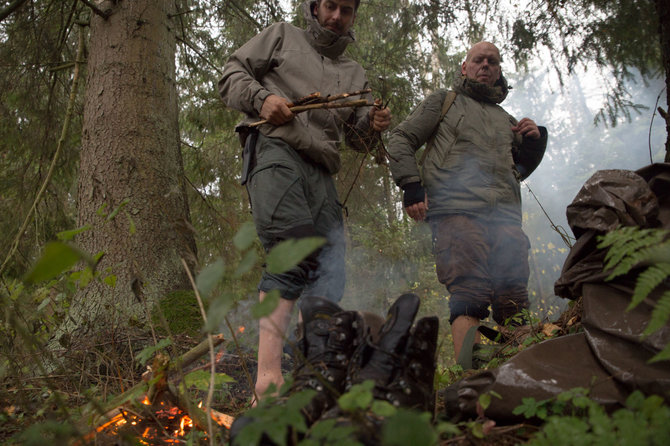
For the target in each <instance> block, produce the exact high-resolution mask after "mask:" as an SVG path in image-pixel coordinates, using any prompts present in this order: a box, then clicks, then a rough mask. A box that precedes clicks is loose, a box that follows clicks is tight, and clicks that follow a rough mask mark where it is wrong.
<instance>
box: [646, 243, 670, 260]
mask: <svg viewBox="0 0 670 446" xmlns="http://www.w3.org/2000/svg"><path fill="white" fill-rule="evenodd" d="M640 257H641V261H642V262H644V263H647V264H656V263H670V240H666V241H665V242H663V243H661V244H658V245H654V246H650V247H648V248H643V249H641V250H640Z"/></svg>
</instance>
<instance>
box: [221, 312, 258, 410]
mask: <svg viewBox="0 0 670 446" xmlns="http://www.w3.org/2000/svg"><path fill="white" fill-rule="evenodd" d="M223 320H224V321H226V325H228V330H230V335H231V336H232V337H233V342H234V343H235V349H236V350H237V356H238V357H239V358H240V364H241V365H242V370H243V371H244V375H245V376H246V378H247V382H248V383H249V387H251V392H252V393H253V401H258V395H257V394H256V387H255V386H254V381H253V379H252V378H251V373H249V368H248V367H247V357H246V355H243V354H242V349H241V348H240V343H239V342H238V341H237V336H236V335H235V330H233V327H232V325H230V321H229V320H228V316H226V317H224V318H223Z"/></svg>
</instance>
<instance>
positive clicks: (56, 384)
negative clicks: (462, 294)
mask: <svg viewBox="0 0 670 446" xmlns="http://www.w3.org/2000/svg"><path fill="white" fill-rule="evenodd" d="M580 312H581V310H580V308H579V305H575V306H572V307H571V308H570V309H569V310H568V311H566V312H565V313H564V314H563V315H562V316H561V317H560V318H559V320H558V321H556V322H554V327H556V329H558V330H559V331H560V332H562V333H567V332H568V330H569V329H572V330H574V328H575V326H576V324H578V323H579V315H580ZM541 330H542V327H541V326H538V327H533V330H532V332H531V333H529V332H525V333H523V334H519V335H518V337H516V338H515V337H512V338H511V339H510V340H508V341H507V343H506V344H507V345H500V346H499V348H498V349H497V351H498V352H503V353H499V354H498V356H497V358H491V359H493V360H494V361H495V363H496V364H497V365H501V364H502V363H503V362H504V361H505V360H506V358H505V357H504V355H505V353H504V352H505V351H510V349H511V350H513V351H516V350H514V348H513V346H515V345H516V346H518V345H520V344H521V343H522V342H523V339H521V337H524V338H525V337H528V336H530V335H534V334H537V333H538V332H540V331H541ZM559 334H560V333H559ZM195 344H196V341H195V340H194V339H193V338H191V337H189V336H183V337H180V338H177V339H174V345H173V347H174V349H175V350H176V351H182V352H185V351H187V350H189V349H190V348H192V347H193V346H194V345H195ZM506 347H508V348H506ZM215 357H216V361H215V371H216V374H217V375H219V376H223V375H225V376H227V377H230V380H229V381H230V382H227V383H225V384H222V385H217V386H216V388H215V392H214V394H213V398H212V400H211V401H212V402H211V408H212V409H214V410H216V411H218V412H220V413H223V414H225V415H228V416H231V417H237V416H239V415H240V414H242V413H244V412H245V411H246V410H247V409H249V408H250V403H251V401H252V399H253V392H252V389H253V380H254V377H255V375H256V369H257V363H256V353H255V350H254V349H252V348H248V347H241V346H240V347H237V346H236V345H235V344H234V343H232V342H224V343H222V344H221V345H219V346H218V347H217V348H216V350H215ZM491 364H493V362H492V363H491ZM127 366H128V365H126V366H125V367H119V370H120V369H125V370H127V369H128V367H127ZM282 366H283V369H284V373H285V375H290V373H291V370H292V368H293V361H292V360H291V357H290V356H289V355H284V360H283V364H282ZM194 371H202V372H201V373H203V374H204V375H205V376H208V375H209V372H210V371H211V363H210V361H209V355H208V354H205V355H203V356H202V357H201V358H200V359H198V360H197V361H195V362H193V363H192V364H190V365H189V366H188V367H187V368H186V369H185V370H183V372H182V373H183V375H186V374H189V373H191V372H194ZM475 372H476V371H473V370H470V371H466V372H462V371H461V372H458V371H456V373H453V374H452V376H451V377H450V379H449V381H450V382H446V383H445V382H444V380H442V383H441V386H443V387H444V386H446V385H448V384H451V382H455V381H457V380H458V379H461V378H463V377H465V376H468V375H470V374H473V373H475ZM141 375H142V371H136V375H135V376H133V377H132V379H131V382H135V383H139V382H141V380H142V377H141ZM183 375H182V376H183ZM73 378H74V377H73V376H53V377H50V380H51V385H50V388H51V389H53V388H56V389H68V388H71V385H70V384H71V382H70V381H71V380H72V379H73ZM110 378H114V377H110ZM173 379H174V378H173ZM100 381H102V380H100ZM66 383H67V384H66ZM203 389H206V385H203V384H201V385H200V386H197V388H193V387H191V389H190V391H189V397H190V398H191V400H192V401H193V402H195V403H196V404H197V403H198V402H205V401H206V400H207V391H206V390H203ZM99 390H100V389H96V390H95V391H98V392H99ZM119 390H120V389H119ZM438 390H439V389H438ZM95 391H94V392H95ZM118 393H120V392H118ZM168 393H169V392H168ZM55 394H57V395H55ZM436 395H437V398H436V415H437V417H436V418H437V419H439V418H440V416H439V414H440V413H444V402H443V400H442V396H441V393H440V392H437V393H436ZM56 396H57V397H56ZM93 397H94V398H95V395H93ZM109 398H111V396H109V397H108V400H109ZM91 400H92V398H91V397H89V396H86V395H82V394H79V393H77V392H76V391H60V392H53V391H51V390H49V389H48V388H46V387H45V388H42V389H40V388H33V389H32V390H29V389H28V390H27V389H26V388H24V389H22V391H19V390H18V389H17V388H16V385H6V386H5V385H3V386H2V388H0V443H1V444H10V445H11V444H17V445H18V444H21V445H23V444H25V445H31V444H34V445H38V446H43V445H44V442H43V438H44V437H45V433H44V431H40V430H39V429H36V428H35V426H41V427H42V428H46V430H47V431H49V432H48V435H47V437H49V438H53V439H54V440H58V439H59V438H63V439H66V438H67V439H68V441H66V442H64V443H62V444H81V445H82V446H83V445H85V444H95V445H96V446H107V445H109V446H112V445H114V446H117V445H118V446H121V445H126V444H128V445H130V444H144V445H164V444H165V445H167V444H186V443H187V442H188V441H190V443H188V444H194V445H200V444H203V445H205V444H209V441H208V440H207V439H206V438H203V436H202V435H200V436H199V438H198V436H196V435H193V436H191V437H190V438H189V437H188V436H187V435H182V436H177V435H176V434H170V435H167V434H165V433H164V431H165V430H167V429H168V427H167V426H163V425H162V424H161V420H160V417H159V415H160V411H159V412H157V415H156V416H154V415H151V416H150V417H145V419H144V420H142V422H141V423H138V424H136V425H131V424H132V423H128V425H126V426H124V428H123V429H121V428H118V427H117V428H110V427H108V428H104V429H99V431H98V432H95V431H93V432H92V433H90V434H89V436H88V437H86V440H87V441H81V437H80V436H79V437H78V436H77V434H76V433H73V432H69V431H67V430H65V431H62V432H58V429H56V432H55V433H54V432H53V431H54V426H51V425H50V424H49V423H57V424H60V425H61V426H65V425H66V423H63V421H64V420H65V419H70V420H72V419H75V420H76V419H77V416H78V415H77V413H78V411H77V407H79V408H82V407H83V406H84V405H85V404H84V403H86V402H88V403H89V404H90V401H91ZM168 404H175V405H178V402H176V401H172V403H170V402H168ZM102 405H103V404H101V406H102ZM152 407H153V406H152ZM68 408H70V409H69V410H68ZM180 412H181V411H180ZM131 413H132V411H129V412H127V413H126V415H124V418H128V416H129V415H128V414H131ZM149 418H153V420H151V419H149ZM173 418H174V417H173ZM171 419H172V418H171ZM79 421H81V420H79ZM128 421H130V420H128ZM32 431H34V432H32ZM534 431H535V428H533V427H532V426H524V425H519V426H517V428H515V427H514V426H500V427H497V426H496V427H490V428H489V429H488V430H487V433H486V435H485V437H484V438H477V437H475V436H473V435H472V434H471V433H470V432H469V431H468V430H467V429H465V428H464V429H463V435H461V436H456V437H453V436H452V437H451V438H449V439H448V440H444V441H442V442H441V444H443V445H446V444H450V445H453V444H456V445H489V444H491V445H493V444H495V445H508V444H509V445H512V444H520V443H524V442H526V441H527V440H528V438H529V436H530V435H532V433H533V432H534ZM148 432H154V435H152V436H149V437H147V433H148ZM161 432H162V433H161ZM20 433H22V434H21V436H20V437H17V435H18V434H20ZM59 435H60V437H59ZM223 436H224V437H226V438H224V439H223V441H227V430H225V429H224V430H223ZM72 438H79V439H80V440H79V441H78V442H74V443H73V442H72V441H71V439H72ZM53 444H60V443H58V442H56V443H53ZM217 444H219V443H217Z"/></svg>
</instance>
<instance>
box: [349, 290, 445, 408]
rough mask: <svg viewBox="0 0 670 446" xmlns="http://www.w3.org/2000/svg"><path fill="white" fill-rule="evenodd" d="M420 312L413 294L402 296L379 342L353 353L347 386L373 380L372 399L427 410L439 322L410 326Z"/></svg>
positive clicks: (431, 319) (427, 320)
mask: <svg viewBox="0 0 670 446" xmlns="http://www.w3.org/2000/svg"><path fill="white" fill-rule="evenodd" d="M418 309H419V298H418V297H417V296H416V295H415V294H404V295H402V296H400V297H399V298H398V300H396V301H395V303H394V304H393V305H392V306H391V308H390V309H389V312H388V316H387V318H386V323H385V324H384V325H383V326H382V329H381V331H380V333H379V337H378V341H377V342H375V343H373V342H372V341H371V340H370V339H369V338H368V339H367V340H366V342H364V343H363V344H362V345H361V346H360V347H359V348H358V349H357V351H356V353H355V356H354V358H353V359H352V365H351V367H350V369H349V376H348V377H347V386H348V387H350V386H352V385H354V384H358V383H361V382H363V381H366V380H369V379H371V380H373V381H374V382H375V387H374V389H373V396H374V397H375V398H376V399H381V400H386V401H389V402H390V403H392V404H393V405H395V406H397V407H400V406H402V407H408V408H416V409H421V410H430V409H431V407H432V404H433V395H432V394H433V377H434V373H435V350H436V348H437V335H438V326H439V323H438V319H437V318H436V317H428V318H423V319H421V320H419V321H418V322H417V324H416V326H415V327H414V329H413V330H412V323H413V322H414V318H415V316H416V313H417V311H418Z"/></svg>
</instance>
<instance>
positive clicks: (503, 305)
mask: <svg viewBox="0 0 670 446" xmlns="http://www.w3.org/2000/svg"><path fill="white" fill-rule="evenodd" d="M491 307H492V309H493V320H494V321H496V323H497V324H498V325H513V326H519V325H526V324H527V323H528V321H527V319H528V318H527V315H526V314H525V313H526V312H525V311H524V310H527V309H528V308H529V307H530V302H529V301H528V292H527V291H526V288H525V287H523V288H521V287H519V288H518V289H517V290H516V292H513V293H508V294H505V295H503V296H499V297H498V296H497V297H496V299H495V301H494V302H493V304H492V305H491Z"/></svg>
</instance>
